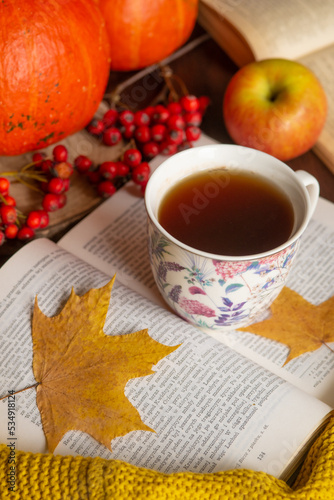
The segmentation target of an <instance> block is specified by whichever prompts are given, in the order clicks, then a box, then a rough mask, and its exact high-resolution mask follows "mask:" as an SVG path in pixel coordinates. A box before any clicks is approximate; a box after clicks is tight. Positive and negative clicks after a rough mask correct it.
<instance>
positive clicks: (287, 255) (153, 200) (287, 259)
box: [145, 144, 319, 331]
mask: <svg viewBox="0 0 334 500" xmlns="http://www.w3.org/2000/svg"><path fill="white" fill-rule="evenodd" d="M222 166H225V167H226V168H227V169H242V170H245V169H247V170H251V171H253V172H255V173H258V174H259V175H262V176H266V177H267V178H268V179H270V180H271V181H272V182H274V183H277V185H278V186H280V187H281V189H283V190H284V191H285V193H286V194H287V196H288V197H289V198H290V200H291V202H292V205H293V208H294V229H293V232H292V235H291V237H290V238H289V240H288V241H286V242H285V243H284V244H282V245H280V246H279V247H277V248H274V249H272V250H270V251H268V252H264V253H260V254H257V255H245V256H242V257H239V256H237V257H236V256H225V255H215V254H210V253H207V252H203V251H200V250H197V249H195V248H191V247H189V246H188V245H186V244H184V243H182V242H181V241H179V240H177V239H175V238H174V237H173V236H171V235H170V234H169V233H168V232H167V231H166V230H165V229H164V228H163V227H162V226H161V225H160V224H159V222H158V218H157V217H158V209H159V204H160V201H161V200H162V198H163V197H164V195H165V193H166V192H167V191H168V190H169V189H170V188H171V187H172V186H173V185H175V184H176V183H177V182H178V181H179V180H181V179H182V178H184V177H186V176H187V175H191V174H193V173H195V172H198V171H200V170H207V169H214V168H221V167H222ZM318 197H319V184H318V182H317V180H316V179H315V178H314V177H313V176H311V175H310V174H308V173H307V172H304V171H302V170H300V171H297V172H294V171H293V170H292V169H291V168H290V167H288V166H287V165H285V164H284V163H282V162H281V161H279V160H277V159H276V158H274V157H272V156H270V155H268V154H266V153H263V152H260V151H257V150H254V149H250V148H245V147H242V146H236V145H223V144H217V145H209V146H200V147H196V148H192V149H189V150H186V151H183V152H180V153H177V154H175V155H174V156H172V157H170V158H169V159H167V160H166V161H164V162H163V163H162V164H161V165H160V166H159V167H158V168H157V169H156V170H155V172H154V173H153V174H152V176H151V178H150V180H149V182H148V184H147V187H146V191H145V204H146V210H147V214H148V246H149V254H150V261H151V268H152V272H153V275H154V278H155V281H156V284H157V286H158V288H159V290H160V293H161V295H162V296H163V298H164V299H165V301H166V302H167V303H168V305H169V306H170V307H171V308H172V309H173V310H174V311H175V312H176V313H177V314H178V315H179V316H181V317H182V318H184V319H185V320H186V321H188V322H190V323H192V324H194V325H195V326H198V327H201V328H203V329H205V330H209V331H214V330H218V331H219V330H226V329H236V328H240V327H244V326H247V325H249V324H251V323H253V322H255V321H256V320H257V318H258V317H259V315H261V314H262V313H263V312H264V311H265V310H266V309H267V308H268V307H269V306H270V304H271V303H272V302H273V300H274V299H275V298H276V297H277V295H278V294H279V292H280V291H281V289H282V288H283V286H284V284H285V282H286V279H287V276H288V274H289V271H290V269H291V266H292V264H293V261H294V259H295V257H296V253H297V250H298V247H299V242H300V237H301V235H302V234H303V232H304V230H305V229H306V226H307V224H308V222H309V220H310V218H311V216H312V214H313V212H314V209H315V207H316V204H317V201H318ZM217 224H218V221H217Z"/></svg>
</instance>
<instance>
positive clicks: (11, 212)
mask: <svg viewBox="0 0 334 500" xmlns="http://www.w3.org/2000/svg"><path fill="white" fill-rule="evenodd" d="M0 217H1V220H2V222H3V224H14V223H15V222H16V220H17V211H16V208H15V207H12V206H10V205H2V207H1V208H0Z"/></svg>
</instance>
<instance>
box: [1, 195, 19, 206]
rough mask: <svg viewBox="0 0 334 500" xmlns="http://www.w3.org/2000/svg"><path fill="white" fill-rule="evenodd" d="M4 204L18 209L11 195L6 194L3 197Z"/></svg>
mask: <svg viewBox="0 0 334 500" xmlns="http://www.w3.org/2000/svg"><path fill="white" fill-rule="evenodd" d="M3 200H4V204H5V205H10V206H11V207H16V200H15V198H14V197H13V196H10V195H9V194H5V195H4V196H3Z"/></svg>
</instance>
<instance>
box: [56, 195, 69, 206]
mask: <svg viewBox="0 0 334 500" xmlns="http://www.w3.org/2000/svg"><path fill="white" fill-rule="evenodd" d="M56 196H57V197H58V208H63V207H64V206H65V205H66V203H67V196H66V194H65V193H60V194H57V195H56Z"/></svg>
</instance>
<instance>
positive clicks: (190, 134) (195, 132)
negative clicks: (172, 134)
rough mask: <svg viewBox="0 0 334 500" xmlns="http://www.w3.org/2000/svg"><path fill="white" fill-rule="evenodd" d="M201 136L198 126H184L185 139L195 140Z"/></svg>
mask: <svg viewBox="0 0 334 500" xmlns="http://www.w3.org/2000/svg"><path fill="white" fill-rule="evenodd" d="M200 136H201V129H200V128H198V127H192V126H191V127H186V138H187V141H189V142H192V141H197V140H198V139H199V138H200Z"/></svg>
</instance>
